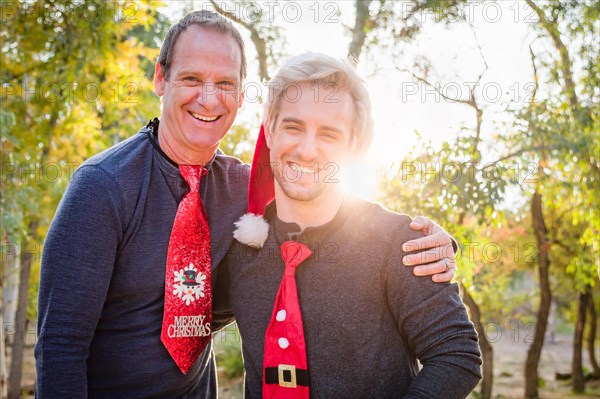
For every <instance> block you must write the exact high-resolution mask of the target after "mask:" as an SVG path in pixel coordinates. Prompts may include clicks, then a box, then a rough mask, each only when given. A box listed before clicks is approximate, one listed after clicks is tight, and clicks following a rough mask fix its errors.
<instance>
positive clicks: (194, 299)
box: [160, 165, 212, 374]
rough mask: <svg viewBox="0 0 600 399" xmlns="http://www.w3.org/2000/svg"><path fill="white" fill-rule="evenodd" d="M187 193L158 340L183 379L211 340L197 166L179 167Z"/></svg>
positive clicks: (206, 234) (174, 234)
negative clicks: (186, 186)
mask: <svg viewBox="0 0 600 399" xmlns="http://www.w3.org/2000/svg"><path fill="white" fill-rule="evenodd" d="M179 171H180V172H181V176H182V177H183V178H184V179H185V181H186V182H187V183H188V185H189V187H190V191H189V192H188V193H187V194H185V196H184V197H183V199H182V200H181V202H180V203H179V207H178V208H177V214H176V215H175V221H174V222H173V230H172V231H171V238H170V240H169V250H168V253H167V268H166V276H165V308H164V315H163V324H162V330H161V334H160V339H161V341H162V342H163V344H164V345H165V347H166V348H167V351H168V352H169V354H170V355H171V357H172V358H173V360H174V361H175V363H176V364H177V366H178V367H179V369H180V370H181V372H182V373H184V374H187V372H188V371H189V369H190V368H191V367H192V366H193V365H194V362H195V361H196V359H197V358H198V356H199V355H200V354H201V353H202V351H203V350H204V348H205V347H206V345H207V344H208V343H209V342H210V338H211V328H210V323H211V317H212V314H211V311H212V300H211V298H212V292H211V286H210V275H211V259H210V230H209V227H208V218H207V215H206V210H205V208H204V204H203V203H202V199H201V198H200V192H199V190H200V179H201V178H202V177H203V176H204V175H205V174H206V173H207V171H206V169H204V168H203V167H202V166H192V165H179Z"/></svg>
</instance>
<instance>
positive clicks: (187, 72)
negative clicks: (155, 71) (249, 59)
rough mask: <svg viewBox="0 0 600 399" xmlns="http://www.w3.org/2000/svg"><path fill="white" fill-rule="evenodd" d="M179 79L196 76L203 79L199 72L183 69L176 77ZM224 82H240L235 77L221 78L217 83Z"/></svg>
mask: <svg viewBox="0 0 600 399" xmlns="http://www.w3.org/2000/svg"><path fill="white" fill-rule="evenodd" d="M176 76H177V77H182V76H196V77H198V78H202V74H201V73H198V72H197V71H193V70H189V69H182V70H180V71H179V73H177V75H176ZM224 80H230V81H232V82H237V81H238V77H233V76H220V77H219V78H218V79H217V80H216V81H217V82H221V81H224Z"/></svg>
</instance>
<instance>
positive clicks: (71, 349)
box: [35, 166, 124, 398]
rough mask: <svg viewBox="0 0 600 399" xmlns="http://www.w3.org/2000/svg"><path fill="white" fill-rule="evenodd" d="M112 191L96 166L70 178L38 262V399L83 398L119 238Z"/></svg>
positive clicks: (119, 211)
mask: <svg viewBox="0 0 600 399" xmlns="http://www.w3.org/2000/svg"><path fill="white" fill-rule="evenodd" d="M123 213H124V212H123V199H122V195H121V192H120V189H119V187H118V185H117V183H116V182H115V181H114V180H113V179H112V177H111V176H110V175H109V174H108V173H107V172H105V171H104V170H102V169H101V168H99V167H97V166H82V167H81V168H80V169H79V170H77V172H76V173H75V174H74V175H73V178H72V180H71V182H70V183H69V186H68V187H67V190H66V192H65V194H64V196H63V198H62V200H61V202H60V204H59V206H58V209H57V211H56V214H55V216H54V219H53V221H52V224H51V226H50V229H49V231H48V235H47V237H46V241H45V243H44V250H43V254H42V264H41V276H40V288H39V300H38V341H37V344H36V347H35V357H36V369H37V396H38V397H40V398H44V397H49V398H50V397H71V398H74V397H87V378H86V361H87V358H88V355H89V346H90V343H91V341H92V338H93V336H94V331H95V329H96V325H97V323H98V320H99V318H100V315H101V313H102V308H103V306H104V301H105V299H106V294H107V291H108V287H109V284H110V280H111V277H112V271H113V267H114V264H115V259H116V254H117V248H118V246H119V243H120V241H121V238H122V235H123V233H122V230H123V227H122V225H123V223H122V220H123Z"/></svg>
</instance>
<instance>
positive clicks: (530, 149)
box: [490, 145, 562, 165]
mask: <svg viewBox="0 0 600 399" xmlns="http://www.w3.org/2000/svg"><path fill="white" fill-rule="evenodd" d="M561 147H562V146H560V145H538V146H533V147H526V148H521V149H520V150H518V151H515V152H512V153H510V154H508V155H505V156H503V157H502V158H498V159H497V160H495V161H494V162H490V165H496V164H497V163H500V162H502V161H506V160H507V159H510V158H513V157H516V156H519V155H521V154H525V153H527V152H536V151H541V150H556V149H559V148H561Z"/></svg>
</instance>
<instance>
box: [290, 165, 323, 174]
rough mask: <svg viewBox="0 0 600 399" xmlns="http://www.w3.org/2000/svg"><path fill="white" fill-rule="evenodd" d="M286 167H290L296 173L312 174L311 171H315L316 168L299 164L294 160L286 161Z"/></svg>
mask: <svg viewBox="0 0 600 399" xmlns="http://www.w3.org/2000/svg"><path fill="white" fill-rule="evenodd" d="M288 167H289V168H290V169H292V170H293V171H294V172H296V173H303V174H312V173H315V172H316V170H315V169H314V168H309V167H307V166H302V165H299V164H297V163H295V162H288Z"/></svg>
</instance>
